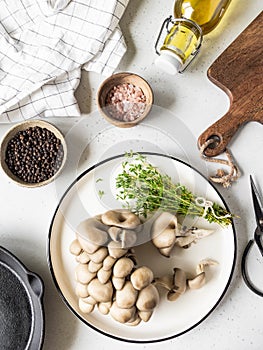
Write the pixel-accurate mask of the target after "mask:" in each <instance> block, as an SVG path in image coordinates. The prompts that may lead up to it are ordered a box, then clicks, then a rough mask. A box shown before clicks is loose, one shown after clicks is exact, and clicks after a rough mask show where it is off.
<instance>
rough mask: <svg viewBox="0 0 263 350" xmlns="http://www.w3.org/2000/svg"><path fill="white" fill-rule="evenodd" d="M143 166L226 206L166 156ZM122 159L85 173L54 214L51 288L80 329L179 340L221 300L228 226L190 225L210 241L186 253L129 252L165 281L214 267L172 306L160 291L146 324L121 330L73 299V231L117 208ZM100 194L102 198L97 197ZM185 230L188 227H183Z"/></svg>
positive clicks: (227, 270)
mask: <svg viewBox="0 0 263 350" xmlns="http://www.w3.org/2000/svg"><path fill="white" fill-rule="evenodd" d="M144 155H145V156H146V157H147V160H148V161H149V162H150V163H152V164H154V165H155V166H157V167H158V168H159V169H160V171H161V172H163V173H166V174H168V175H169V176H171V178H172V180H173V182H175V183H178V182H179V183H181V184H183V185H185V186H186V187H187V188H188V189H189V190H191V191H192V192H193V193H194V194H196V195H197V196H201V197H204V198H206V199H209V200H210V201H213V202H216V203H218V204H219V205H221V206H223V207H225V208H226V209H227V210H229V209H228V208H227V206H226V203H225V201H224V199H223V198H222V196H221V195H220V194H219V192H218V191H217V190H216V189H215V187H214V186H213V185H212V184H211V183H210V182H209V181H208V180H207V179H206V178H205V177H204V176H203V175H202V174H200V173H199V172H198V171H197V170H195V169H194V168H192V167H191V166H190V165H188V164H186V163H184V162H183V161H180V160H179V159H176V158H174V157H171V156H167V155H163V154H158V153H148V152H147V153H144ZM123 160H124V155H123V154H122V155H118V156H114V157H112V158H108V159H107V160H104V161H102V162H100V163H98V164H96V165H94V166H92V167H91V168H89V169H87V170H86V171H84V172H83V173H82V174H81V175H79V176H78V178H77V179H76V180H75V181H74V182H73V183H72V184H71V185H70V186H69V188H68V189H67V190H66V192H65V193H64V195H63V196H62V198H61V200H60V202H59V205H58V207H57V209H56V211H55V213H54V216H53V219H52V222H51V225H50V232H49V245H48V262H49V267H50V270H51V274H52V277H53V279H54V282H55V284H56V287H57V289H58V291H59V293H60V295H61V297H62V299H63V300H64V302H65V303H66V305H67V306H68V307H69V309H70V310H71V311H72V312H73V313H74V314H75V315H76V316H77V317H78V318H79V319H80V320H81V321H83V322H84V323H85V324H87V325H88V326H90V327H91V328H93V329H95V330H96V331H98V332H100V333H102V334H104V335H107V336H110V337H112V338H115V339H118V340H122V341H127V342H134V343H148V342H159V341H163V340H168V339H171V338H174V337H177V336H180V335H182V334H184V333H186V332H188V331H190V330H191V329H192V328H194V327H196V326H198V325H199V324H200V323H201V322H202V321H203V320H204V319H206V318H207V317H208V316H209V315H210V314H211V313H212V311H214V309H215V308H216V306H217V305H218V304H219V303H220V301H221V300H222V298H223V297H224V295H225V293H226V291H227V289H228V287H229V284H230V281H231V278H232V275H233V271H234V267H235V261H236V234H235V229H234V226H233V223H232V224H231V225H228V226H227V227H222V226H220V225H218V224H210V223H207V222H206V221H205V220H204V219H203V218H198V219H196V218H195V220H193V222H192V223H191V224H193V225H194V226H199V227H202V228H209V229H211V228H213V229H214V232H213V234H211V235H210V236H208V237H206V238H203V239H202V240H200V241H199V242H198V243H197V244H194V245H191V246H190V248H188V249H181V248H178V249H177V248H176V249H175V251H174V253H173V255H172V256H171V257H170V258H166V257H164V256H162V255H160V253H159V252H158V251H157V249H156V248H155V247H153V245H152V243H151V242H145V243H143V244H140V245H139V246H136V247H134V250H135V254H136V257H137V260H138V265H147V266H149V267H150V268H151V269H152V270H153V272H154V275H155V276H160V275H165V274H167V272H171V271H172V269H173V268H174V267H180V268H182V269H184V270H186V271H187V272H189V273H192V274H194V273H195V268H196V265H197V264H198V263H199V261H201V260H203V259H206V258H210V259H213V260H216V261H217V262H218V265H217V266H214V267H211V269H209V271H208V273H207V283H206V284H205V285H204V286H203V287H202V288H200V289H198V290H191V291H190V290H188V291H187V292H186V293H185V294H183V295H182V296H180V298H179V299H177V301H174V302H171V301H168V300H167V299H166V295H165V292H164V291H160V302H159V304H158V306H157V307H156V309H155V310H154V313H153V315H152V317H151V319H150V320H149V321H148V322H141V323H140V324H139V325H137V326H134V327H131V326H127V325H123V324H120V323H118V322H116V321H115V320H113V319H112V317H111V316H110V315H107V316H105V315H102V314H101V313H100V312H99V311H98V310H97V309H95V310H94V311H93V312H92V313H90V314H83V313H82V312H81V311H80V310H79V308H78V298H77V297H76V295H75V285H76V281H75V273H74V270H75V267H76V265H77V262H76V260H75V257H74V256H73V255H72V254H71V253H70V252H69V246H70V244H71V242H72V241H73V240H74V239H75V232H76V227H77V225H78V224H79V223H80V222H81V221H82V220H84V219H85V218H87V217H91V216H94V215H97V214H101V213H103V212H105V211H106V210H108V209H117V208H121V207H122V204H121V203H120V201H117V200H116V198H115V195H116V193H115V188H114V183H115V178H116V175H117V174H118V172H119V171H120V167H121V164H122V162H123ZM102 193H103V194H104V195H103V196H101V194H102ZM188 224H189V222H188Z"/></svg>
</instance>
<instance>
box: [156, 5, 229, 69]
mask: <svg viewBox="0 0 263 350" xmlns="http://www.w3.org/2000/svg"><path fill="white" fill-rule="evenodd" d="M230 2H231V0H176V1H175V4H174V16H170V17H169V18H167V19H166V20H165V21H164V23H163V25H162V28H161V31H160V33H159V36H158V39H157V42H156V45H155V49H156V52H157V54H158V55H159V57H158V58H157V60H156V64H157V66H158V67H160V68H161V69H162V70H164V71H166V72H168V73H170V74H175V73H177V72H183V71H184V70H185V68H186V67H187V65H188V64H189V63H190V62H191V61H192V59H193V58H194V57H195V56H196V55H197V53H198V52H199V50H200V47H201V44H202V39H203V35H205V34H207V33H209V32H211V31H212V30H213V29H214V28H215V27H216V26H217V25H218V23H219V22H220V20H221V18H222V17H223V15H224V13H225V11H226V9H227V7H228V5H229V4H230ZM165 29H166V31H167V33H166V36H165V38H164V39H163V42H162V45H161V47H160V45H159V43H160V41H161V39H162V37H163V32H164V30H165ZM159 47H160V48H159Z"/></svg>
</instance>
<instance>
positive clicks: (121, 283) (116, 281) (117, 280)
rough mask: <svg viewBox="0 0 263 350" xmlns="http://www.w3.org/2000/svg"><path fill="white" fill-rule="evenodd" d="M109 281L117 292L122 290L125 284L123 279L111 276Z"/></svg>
mask: <svg viewBox="0 0 263 350" xmlns="http://www.w3.org/2000/svg"><path fill="white" fill-rule="evenodd" d="M111 280H112V284H113V285H114V288H115V289H117V290H120V289H122V287H123V286H124V284H125V278H120V277H115V276H112V279H111Z"/></svg>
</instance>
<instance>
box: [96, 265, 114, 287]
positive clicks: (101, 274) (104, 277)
mask: <svg viewBox="0 0 263 350" xmlns="http://www.w3.org/2000/svg"><path fill="white" fill-rule="evenodd" d="M111 275H112V270H111V269H110V270H104V269H103V268H101V269H99V271H98V272H97V277H98V279H99V281H100V282H101V283H103V284H104V283H107V282H108V281H109V279H110V278H111Z"/></svg>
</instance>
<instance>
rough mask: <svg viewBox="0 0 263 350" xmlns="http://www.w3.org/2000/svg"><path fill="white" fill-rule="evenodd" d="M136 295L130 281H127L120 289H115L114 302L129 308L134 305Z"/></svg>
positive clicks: (136, 291) (121, 306)
mask: <svg viewBox="0 0 263 350" xmlns="http://www.w3.org/2000/svg"><path fill="white" fill-rule="evenodd" d="M137 296H138V290H136V289H135V288H134V287H133V285H132V283H131V282H130V281H127V282H126V283H125V284H124V286H123V287H122V289H120V290H117V291H116V303H117V305H118V307H120V308H122V309H129V308H131V307H132V306H134V305H135V303H136V300H137Z"/></svg>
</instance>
